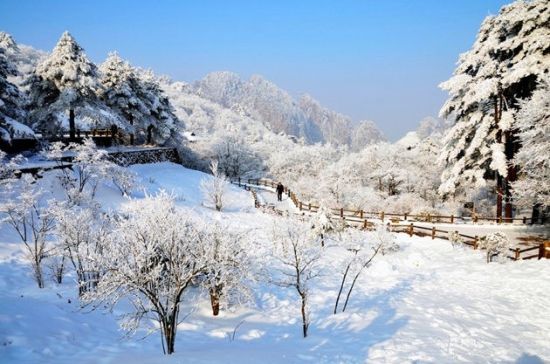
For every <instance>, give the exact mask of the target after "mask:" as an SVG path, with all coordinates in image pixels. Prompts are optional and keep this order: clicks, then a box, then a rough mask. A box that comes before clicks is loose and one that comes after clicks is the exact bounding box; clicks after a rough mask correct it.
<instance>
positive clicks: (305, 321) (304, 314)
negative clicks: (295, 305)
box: [300, 293, 309, 337]
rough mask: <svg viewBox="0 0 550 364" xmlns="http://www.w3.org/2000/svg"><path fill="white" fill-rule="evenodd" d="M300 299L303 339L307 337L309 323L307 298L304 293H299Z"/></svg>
mask: <svg viewBox="0 0 550 364" xmlns="http://www.w3.org/2000/svg"><path fill="white" fill-rule="evenodd" d="M300 297H301V299H302V331H303V334H304V337H307V330H308V328H309V322H308V319H307V311H306V310H307V308H306V305H307V296H306V294H305V293H300Z"/></svg>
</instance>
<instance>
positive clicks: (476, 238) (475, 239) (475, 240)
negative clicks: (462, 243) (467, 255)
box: [474, 235, 479, 250]
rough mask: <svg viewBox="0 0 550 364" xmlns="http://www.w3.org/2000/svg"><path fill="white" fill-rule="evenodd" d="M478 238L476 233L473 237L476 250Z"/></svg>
mask: <svg viewBox="0 0 550 364" xmlns="http://www.w3.org/2000/svg"><path fill="white" fill-rule="evenodd" d="M478 240H479V239H478V237H477V235H476V236H475V238H474V250H477V242H478Z"/></svg>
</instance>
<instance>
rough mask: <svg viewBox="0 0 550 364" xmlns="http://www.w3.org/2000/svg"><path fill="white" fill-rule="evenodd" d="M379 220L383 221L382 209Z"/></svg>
mask: <svg viewBox="0 0 550 364" xmlns="http://www.w3.org/2000/svg"><path fill="white" fill-rule="evenodd" d="M380 220H382V221H384V211H382V212H381V213H380Z"/></svg>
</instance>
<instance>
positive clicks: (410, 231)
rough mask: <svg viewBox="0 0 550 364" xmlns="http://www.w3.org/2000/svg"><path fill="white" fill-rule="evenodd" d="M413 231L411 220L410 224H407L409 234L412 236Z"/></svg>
mask: <svg viewBox="0 0 550 364" xmlns="http://www.w3.org/2000/svg"><path fill="white" fill-rule="evenodd" d="M413 233H414V225H413V223H412V222H411V224H410V225H409V236H413Z"/></svg>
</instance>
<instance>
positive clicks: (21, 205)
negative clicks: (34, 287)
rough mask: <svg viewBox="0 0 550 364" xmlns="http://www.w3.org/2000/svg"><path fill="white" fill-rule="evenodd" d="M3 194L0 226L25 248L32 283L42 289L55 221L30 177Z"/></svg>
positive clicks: (14, 184) (26, 177)
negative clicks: (11, 231) (3, 226)
mask: <svg viewBox="0 0 550 364" xmlns="http://www.w3.org/2000/svg"><path fill="white" fill-rule="evenodd" d="M3 187H7V189H6V190H4V191H2V192H3V196H2V197H3V198H2V200H1V201H0V223H6V224H7V225H8V226H10V227H11V228H12V229H13V230H14V231H15V232H16V233H17V236H19V238H20V239H21V241H22V242H23V244H24V245H25V249H26V255H27V259H28V260H29V261H30V263H31V266H32V269H33V275H34V279H35V280H36V283H37V284H38V287H39V288H43V287H44V274H43V267H42V265H43V262H44V260H45V259H46V258H47V256H48V253H49V249H50V248H49V246H48V237H49V235H50V234H51V232H52V229H53V227H54V224H55V220H54V217H53V215H52V214H51V212H50V211H49V208H48V206H47V203H46V202H45V201H44V199H43V191H42V190H40V189H38V188H36V187H35V180H34V178H32V176H30V175H28V174H24V175H23V176H22V177H21V179H20V180H17V181H14V182H13V183H12V184H10V185H8V186H3Z"/></svg>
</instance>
